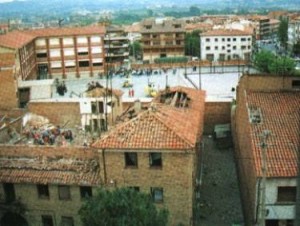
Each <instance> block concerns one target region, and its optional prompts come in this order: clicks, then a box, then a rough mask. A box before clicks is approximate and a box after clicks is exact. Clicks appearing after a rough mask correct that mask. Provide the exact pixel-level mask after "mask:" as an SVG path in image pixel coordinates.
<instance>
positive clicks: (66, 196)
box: [58, 185, 71, 200]
mask: <svg viewBox="0 0 300 226" xmlns="http://www.w3.org/2000/svg"><path fill="white" fill-rule="evenodd" d="M58 197H59V199H60V200H70V199H71V193H70V187H69V186H66V185H59V186H58Z"/></svg>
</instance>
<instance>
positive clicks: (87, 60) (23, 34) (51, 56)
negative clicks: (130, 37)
mask: <svg viewBox="0 0 300 226" xmlns="http://www.w3.org/2000/svg"><path fill="white" fill-rule="evenodd" d="M104 34H105V29H104V27H99V26H98V27H81V28H47V29H37V30H30V31H15V32H10V33H7V34H5V35H1V36H0V53H14V54H15V56H16V57H15V66H16V77H17V78H19V79H21V80H29V79H45V78H54V77H58V76H59V77H62V78H75V77H84V76H96V75H97V74H98V73H103V72H104V62H105V51H104Z"/></svg>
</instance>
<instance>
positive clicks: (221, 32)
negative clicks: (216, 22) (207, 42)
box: [201, 29, 252, 36]
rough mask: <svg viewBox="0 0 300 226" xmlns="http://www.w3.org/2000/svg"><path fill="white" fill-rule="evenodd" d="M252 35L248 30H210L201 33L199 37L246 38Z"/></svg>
mask: <svg viewBox="0 0 300 226" xmlns="http://www.w3.org/2000/svg"><path fill="white" fill-rule="evenodd" d="M248 35H252V32H250V31H249V30H246V31H242V30H236V29H231V30H230V29H218V30H211V31H207V32H205V33H202V34H201V36H248Z"/></svg>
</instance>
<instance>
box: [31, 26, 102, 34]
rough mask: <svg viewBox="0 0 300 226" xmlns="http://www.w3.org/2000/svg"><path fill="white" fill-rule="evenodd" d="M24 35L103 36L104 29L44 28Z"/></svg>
mask: <svg viewBox="0 0 300 226" xmlns="http://www.w3.org/2000/svg"><path fill="white" fill-rule="evenodd" d="M26 33H28V34H31V35H34V36H36V37H58V36H74V35H103V34H105V27H104V26H87V27H65V28H44V29H36V30H30V31H28V32H26Z"/></svg>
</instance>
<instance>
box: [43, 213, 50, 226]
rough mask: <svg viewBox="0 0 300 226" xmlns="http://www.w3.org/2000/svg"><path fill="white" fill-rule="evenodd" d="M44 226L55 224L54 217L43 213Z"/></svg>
mask: <svg viewBox="0 0 300 226" xmlns="http://www.w3.org/2000/svg"><path fill="white" fill-rule="evenodd" d="M42 224H43V226H53V218H52V216H50V215H42Z"/></svg>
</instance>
